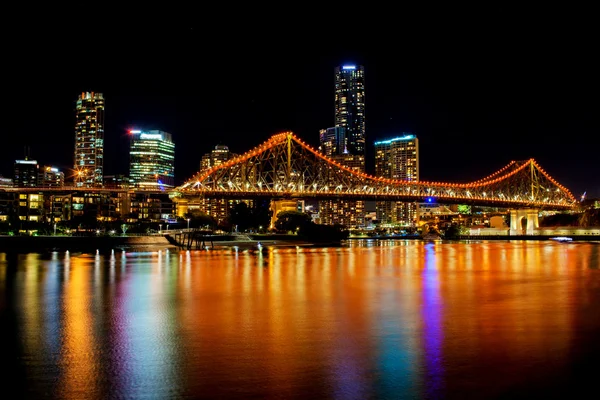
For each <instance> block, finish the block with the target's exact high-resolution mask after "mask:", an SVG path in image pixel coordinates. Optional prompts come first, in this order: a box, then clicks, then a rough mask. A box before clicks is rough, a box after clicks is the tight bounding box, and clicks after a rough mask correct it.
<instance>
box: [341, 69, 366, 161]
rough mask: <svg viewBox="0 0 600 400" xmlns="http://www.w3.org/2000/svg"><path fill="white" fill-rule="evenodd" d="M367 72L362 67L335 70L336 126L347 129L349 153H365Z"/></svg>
mask: <svg viewBox="0 0 600 400" xmlns="http://www.w3.org/2000/svg"><path fill="white" fill-rule="evenodd" d="M364 80H365V70H364V68H363V67H362V66H361V65H343V66H341V67H336V69H335V126H342V127H344V128H346V138H347V141H348V143H347V145H348V152H349V153H350V154H353V155H363V154H364V153H365V82H364Z"/></svg>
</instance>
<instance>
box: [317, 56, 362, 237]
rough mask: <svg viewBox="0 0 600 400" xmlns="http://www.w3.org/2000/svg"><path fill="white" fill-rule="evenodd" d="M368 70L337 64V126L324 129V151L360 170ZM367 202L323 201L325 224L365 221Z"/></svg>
mask: <svg viewBox="0 0 600 400" xmlns="http://www.w3.org/2000/svg"><path fill="white" fill-rule="evenodd" d="M364 78H365V71H364V68H363V67H362V66H360V65H358V66H357V65H343V66H340V67H336V68H335V127H334V128H329V129H327V130H325V131H323V130H321V132H320V139H321V151H322V152H323V153H324V154H326V155H328V156H330V157H331V158H333V159H334V160H336V161H337V162H339V163H341V164H343V165H346V166H347V167H349V168H351V169H353V170H355V171H357V172H364V171H365V84H364ZM364 214H365V202H364V201H356V200H343V199H342V200H335V201H334V200H327V201H320V202H319V218H320V220H321V223H324V224H336V223H337V224H342V225H345V226H346V227H348V228H354V227H359V226H362V225H364Z"/></svg>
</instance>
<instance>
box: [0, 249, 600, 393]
mask: <svg viewBox="0 0 600 400" xmlns="http://www.w3.org/2000/svg"><path fill="white" fill-rule="evenodd" d="M0 326H1V336H0V350H1V351H0V353H1V355H2V356H1V364H2V367H3V371H4V372H3V374H2V382H3V383H2V388H1V389H0V390H2V391H3V392H4V393H8V392H10V393H12V395H11V396H8V397H4V396H3V398H36V399H40V398H64V399H110V398H146V399H151V398H156V399H170V398H173V399H179V398H193V399H197V398H243V399H248V398H303V399H304V398H315V399H369V398H373V399H387V398H389V399H404V398H406V399H429V398H431V399H438V398H456V399H464V398H477V399H481V398H500V397H505V398H511V399H512V398H538V397H539V398H559V397H561V398H564V397H567V396H569V397H573V396H577V395H578V394H579V393H584V392H585V391H586V390H593V391H594V392H597V390H598V388H599V385H598V372H600V245H598V244H594V243H556V242H551V241H539V242H536V241H510V242H509V241H489V242H486V241H480V242H431V243H424V242H421V241H393V240H389V241H382V242H377V241H352V242H350V244H348V245H344V246H340V247H311V246H307V247H296V246H292V247H263V248H249V249H248V248H231V247H223V248H215V249H212V250H192V251H185V250H181V251H180V250H178V249H176V248H168V247H165V248H160V249H158V250H153V251H149V250H148V249H145V250H144V251H130V252H124V251H120V250H119V251H113V252H107V253H99V254H86V253H70V252H53V253H27V254H16V253H0Z"/></svg>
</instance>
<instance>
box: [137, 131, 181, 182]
mask: <svg viewBox="0 0 600 400" xmlns="http://www.w3.org/2000/svg"><path fill="white" fill-rule="evenodd" d="M129 133H130V134H131V141H130V151H129V159H130V163H129V180H130V183H131V185H132V186H134V187H136V188H139V189H145V190H165V189H168V188H172V187H174V186H175V144H174V143H173V139H172V137H171V134H170V133H167V132H163V131H160V130H150V131H141V130H131V131H130V132H129Z"/></svg>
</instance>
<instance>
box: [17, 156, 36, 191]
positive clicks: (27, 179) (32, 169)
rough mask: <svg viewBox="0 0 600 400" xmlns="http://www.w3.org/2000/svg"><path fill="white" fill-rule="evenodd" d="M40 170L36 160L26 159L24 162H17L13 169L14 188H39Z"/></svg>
mask: <svg viewBox="0 0 600 400" xmlns="http://www.w3.org/2000/svg"><path fill="white" fill-rule="evenodd" d="M39 168H40V166H39V165H38V162H37V161H36V160H30V159H29V157H25V159H24V160H15V164H14V169H13V172H14V173H13V186H14V187H22V188H23V187H38V184H39Z"/></svg>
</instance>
